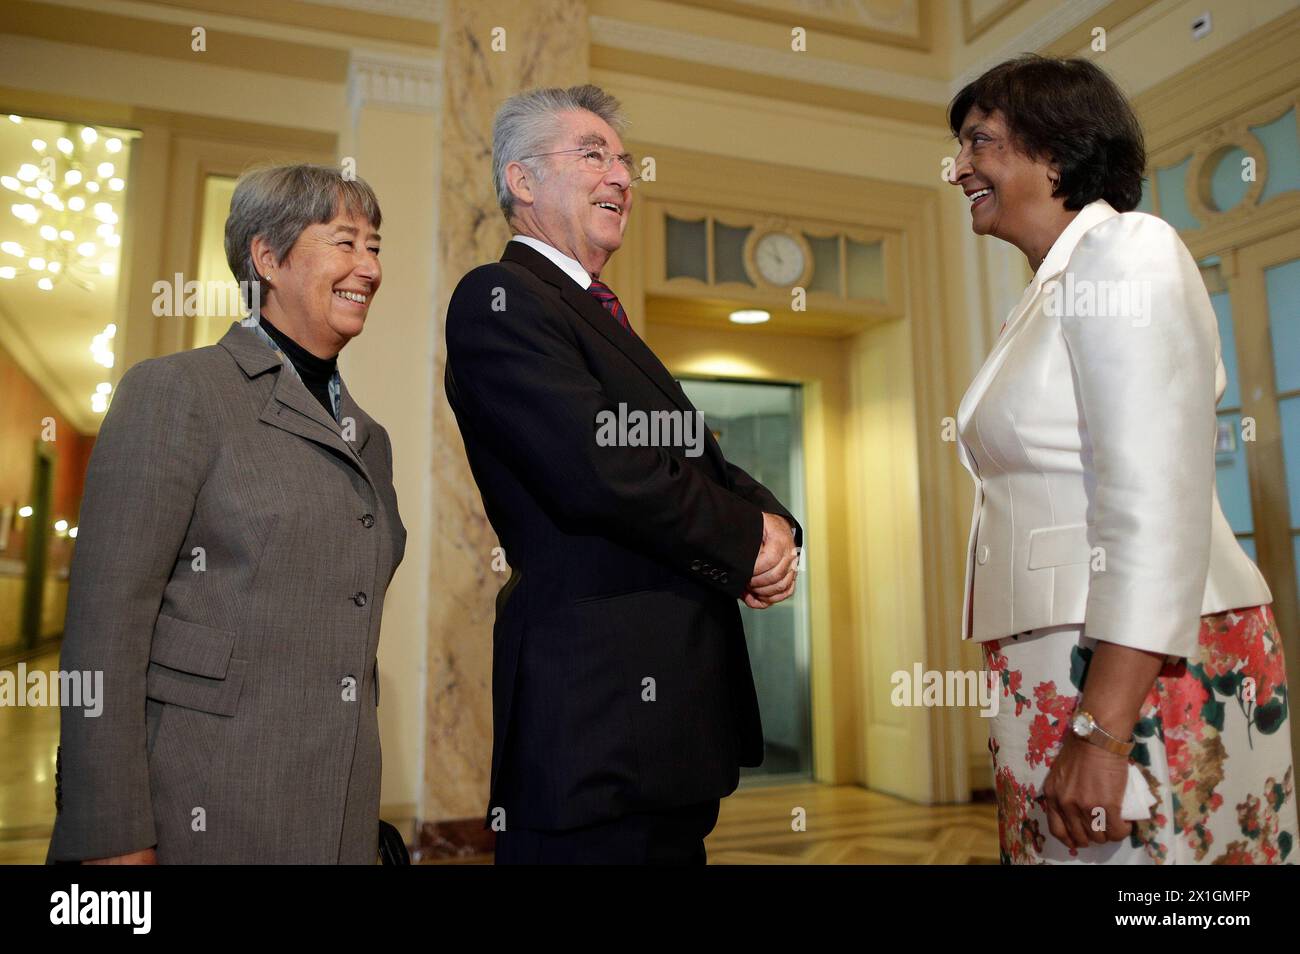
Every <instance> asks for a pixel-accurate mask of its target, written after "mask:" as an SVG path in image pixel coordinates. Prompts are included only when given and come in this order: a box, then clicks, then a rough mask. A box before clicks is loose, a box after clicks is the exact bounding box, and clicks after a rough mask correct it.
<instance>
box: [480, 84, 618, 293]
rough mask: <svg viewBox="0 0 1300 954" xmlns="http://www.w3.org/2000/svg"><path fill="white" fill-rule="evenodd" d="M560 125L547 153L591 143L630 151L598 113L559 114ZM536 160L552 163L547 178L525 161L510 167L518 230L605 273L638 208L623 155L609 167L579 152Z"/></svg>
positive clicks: (594, 272) (613, 150)
mask: <svg viewBox="0 0 1300 954" xmlns="http://www.w3.org/2000/svg"><path fill="white" fill-rule="evenodd" d="M555 124H556V135H555V137H554V139H553V140H552V141H551V143H550V145H549V146H548V147H547V148H546V149H544V150H543V151H544V152H558V151H560V150H562V149H573V150H577V149H579V148H580V147H588V146H589V147H591V148H593V149H594V148H597V147H603V148H604V149H605V150H606V151H607V152H610V153H613V154H615V155H623V154H624V151H623V141H622V140H621V139H620V138H619V136H618V133H616V132H615V131H614V130H613V128H611V127H610V125H609V124H608V123H607V122H605V121H604V120H603V119H601V118H600V117H599V116H597V115H595V114H594V113H590V112H587V111H586V110H576V111H572V112H564V113H559V114H557V115H556V116H555ZM532 161H533V162H542V163H545V164H546V171H545V174H544V178H542V179H541V181H538V179H537V177H536V176H535V175H534V174H533V173H532V172H531V171H530V170H529V169H528V167H527V166H525V165H524V164H523V163H519V162H512V163H510V164H509V166H507V169H506V180H507V182H508V183H509V185H510V189H511V192H513V193H514V196H515V206H514V219H513V226H514V228H515V231H516V232H517V233H519V234H521V235H530V236H532V237H533V238H536V239H540V240H541V241H543V242H545V243H546V244H548V245H550V246H552V247H553V248H556V249H558V250H559V251H561V252H563V253H564V254H565V255H568V256H570V257H571V258H575V259H577V260H578V261H579V262H581V263H582V266H583V268H585V269H587V271H588V273H589V274H591V275H599V274H600V270H601V268H603V267H604V265H605V262H607V261H608V260H609V257H610V256H611V255H613V254H614V252H616V251H617V250H618V248H619V246H620V245H622V244H623V232H624V231H625V230H626V229H627V220H628V214H629V213H630V212H631V210H632V177H631V174H630V173H629V172H628V170H627V168H626V167H625V166H624V165H623V163H622V162H619V161H617V160H616V161H614V162H613V163H611V164H610V167H609V169H608V170H606V171H604V172H601V171H599V170H598V169H593V168H591V167H590V166H589V165H588V163H587V161H586V160H585V159H584V158H583V153H581V152H577V151H575V152H565V153H563V154H562V155H558V156H546V157H544V158H541V159H534V160H532Z"/></svg>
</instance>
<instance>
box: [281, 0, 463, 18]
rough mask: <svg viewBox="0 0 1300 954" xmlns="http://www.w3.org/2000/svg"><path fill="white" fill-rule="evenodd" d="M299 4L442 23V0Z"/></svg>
mask: <svg viewBox="0 0 1300 954" xmlns="http://www.w3.org/2000/svg"><path fill="white" fill-rule="evenodd" d="M301 2H302V3H315V4H318V5H320V6H322V7H341V8H343V9H345V10H356V11H357V12H359V13H379V14H383V15H384V16H389V17H404V18H406V19H407V20H423V21H424V22H425V23H440V22H441V21H442V0H301Z"/></svg>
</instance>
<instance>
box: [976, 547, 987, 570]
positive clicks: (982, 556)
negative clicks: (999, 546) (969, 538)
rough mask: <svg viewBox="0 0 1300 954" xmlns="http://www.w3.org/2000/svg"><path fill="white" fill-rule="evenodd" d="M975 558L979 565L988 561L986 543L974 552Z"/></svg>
mask: <svg viewBox="0 0 1300 954" xmlns="http://www.w3.org/2000/svg"><path fill="white" fill-rule="evenodd" d="M975 560H976V562H978V563H979V565H980V566H983V565H984V564H985V563H988V562H989V548H988V546H987V545H981V546H980V548H979V550H978V551H977V552H976V553H975Z"/></svg>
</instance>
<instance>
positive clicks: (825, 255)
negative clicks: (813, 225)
mask: <svg viewBox="0 0 1300 954" xmlns="http://www.w3.org/2000/svg"><path fill="white" fill-rule="evenodd" d="M804 239H805V240H806V241H807V242H808V244H809V246H811V247H812V253H813V274H812V280H811V281H810V282H808V290H809V291H824V292H830V293H831V294H833V295H838V294H839V293H840V240H839V239H838V238H836V237H835V236H834V235H832V236H831V237H830V238H816V237H815V236H812V235H805V236H804Z"/></svg>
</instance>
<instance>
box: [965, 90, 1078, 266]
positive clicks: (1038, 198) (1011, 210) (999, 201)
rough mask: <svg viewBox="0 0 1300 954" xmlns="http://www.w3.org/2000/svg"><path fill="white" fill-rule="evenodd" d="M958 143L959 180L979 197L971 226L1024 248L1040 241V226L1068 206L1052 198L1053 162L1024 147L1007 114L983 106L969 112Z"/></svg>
mask: <svg viewBox="0 0 1300 954" xmlns="http://www.w3.org/2000/svg"><path fill="white" fill-rule="evenodd" d="M957 143H958V146H959V147H960V149H961V151H960V152H959V153H958V154H957V161H956V165H955V167H954V168H953V183H954V184H955V185H957V186H958V187H959V188H961V190H962V191H963V192H964V193H965V194H966V197H967V199H968V200H973V201H971V206H970V211H971V229H972V230H973V231H974V232H975V234H977V235H993V236H995V237H997V238H1000V239H1002V240H1003V241H1006V242H1010V243H1011V244H1012V245H1015V246H1017V247H1018V248H1020V249H1022V250H1025V249H1026V248H1027V246H1028V245H1032V244H1034V239H1035V237H1036V233H1037V232H1038V231H1039V230H1040V229H1039V226H1040V224H1041V223H1042V222H1044V221H1048V220H1055V219H1056V218H1057V217H1058V216H1059V214H1060V212H1061V211H1063V210H1064V204H1063V202H1062V200H1061V199H1059V198H1053V196H1052V190H1053V188H1054V186H1053V183H1052V179H1053V177H1055V176H1056V175H1057V173H1056V171H1055V169H1054V167H1053V166H1052V164H1051V163H1050V162H1048V161H1047V160H1046V159H1041V158H1040V159H1035V158H1032V157H1030V156H1028V155H1026V154H1025V153H1024V152H1022V151H1021V149H1020V148H1019V146H1018V145H1017V144H1016V142H1015V138H1014V137H1013V136H1012V135H1011V131H1010V129H1008V128H1007V124H1006V120H1005V118H1004V117H1003V115H1002V113H1001V112H999V111H996V110H995V111H994V112H992V113H986V112H984V111H983V110H982V109H980V108H979V107H978V106H973V107H971V110H970V112H969V113H967V114H966V118H965V120H964V121H963V122H962V127H961V132H960V134H959V135H958V137H957ZM1027 254H1028V252H1027Z"/></svg>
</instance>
